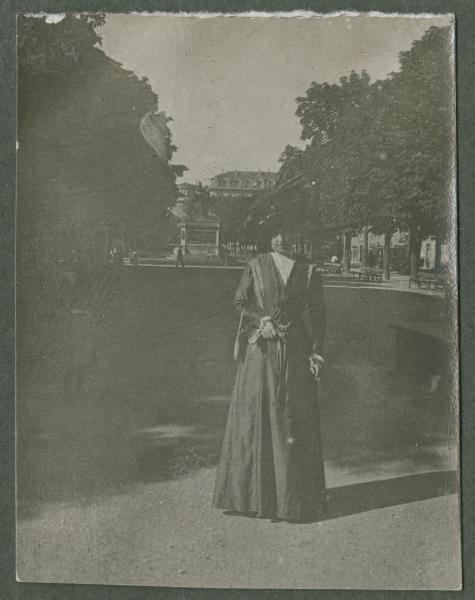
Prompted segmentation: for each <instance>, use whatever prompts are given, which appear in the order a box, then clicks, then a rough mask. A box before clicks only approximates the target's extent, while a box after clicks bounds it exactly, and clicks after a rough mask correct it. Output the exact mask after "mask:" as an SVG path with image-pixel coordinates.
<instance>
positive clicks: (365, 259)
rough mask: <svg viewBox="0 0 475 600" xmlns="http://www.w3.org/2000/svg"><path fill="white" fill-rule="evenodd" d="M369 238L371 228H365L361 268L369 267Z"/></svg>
mask: <svg viewBox="0 0 475 600" xmlns="http://www.w3.org/2000/svg"><path fill="white" fill-rule="evenodd" d="M368 238H369V227H363V252H362V254H361V266H362V267H367V266H368Z"/></svg>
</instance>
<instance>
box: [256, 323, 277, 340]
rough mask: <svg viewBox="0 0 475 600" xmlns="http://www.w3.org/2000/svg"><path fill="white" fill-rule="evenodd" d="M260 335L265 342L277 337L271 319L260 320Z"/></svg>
mask: <svg viewBox="0 0 475 600" xmlns="http://www.w3.org/2000/svg"><path fill="white" fill-rule="evenodd" d="M260 330H261V335H262V337H263V338H264V339H265V340H271V339H273V338H275V337H276V336H277V329H276V328H275V325H274V323H272V321H271V319H267V318H265V317H264V319H261V325H260Z"/></svg>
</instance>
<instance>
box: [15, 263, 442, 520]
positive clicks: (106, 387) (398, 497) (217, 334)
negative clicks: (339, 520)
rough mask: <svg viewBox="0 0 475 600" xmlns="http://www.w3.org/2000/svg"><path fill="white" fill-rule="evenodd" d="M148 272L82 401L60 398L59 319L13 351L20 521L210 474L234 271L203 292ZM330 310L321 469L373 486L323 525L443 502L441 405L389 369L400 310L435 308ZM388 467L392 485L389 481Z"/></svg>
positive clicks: (366, 302)
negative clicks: (392, 329) (60, 506)
mask: <svg viewBox="0 0 475 600" xmlns="http://www.w3.org/2000/svg"><path fill="white" fill-rule="evenodd" d="M144 271H145V270H143V271H141V273H137V272H136V273H134V274H133V276H132V277H133V278H132V279H131V280H130V281H126V284H125V285H123V286H122V296H121V305H120V306H119V307H117V306H116V307H115V308H114V311H111V312H110V314H106V315H105V318H104V319H103V321H102V322H101V323H100V325H99V326H98V330H97V332H96V338H97V339H96V350H97V360H96V362H95V366H94V368H93V369H91V371H90V372H89V373H88V377H87V388H88V390H87V393H84V394H81V395H77V396H75V397H72V398H66V397H65V394H64V389H63V382H62V377H63V370H64V369H63V362H64V361H63V359H62V356H61V345H60V341H59V340H61V339H62V331H61V322H60V320H56V322H55V328H53V329H52V328H51V326H50V324H46V327H45V328H44V330H43V331H42V332H41V331H40V332H39V333H36V334H35V335H36V337H35V338H34V339H35V340H36V341H35V344H36V346H35V351H34V352H33V353H30V354H29V353H28V345H27V344H26V342H24V346H21V344H20V354H22V358H21V360H20V362H19V365H20V368H19V386H18V403H17V425H18V436H19V437H18V450H17V464H18V479H17V481H18V494H17V496H18V516H19V518H20V519H27V518H33V517H34V516H36V515H37V514H38V512H40V511H41V510H43V509H45V508H46V507H47V506H48V505H50V504H52V503H68V504H72V505H74V504H80V505H84V504H88V503H94V502H96V501H97V500H98V499H100V498H101V497H102V496H105V495H113V494H121V493H124V492H127V491H128V490H130V489H131V487H133V486H136V485H141V484H144V483H145V484H147V483H153V482H157V481H161V480H165V479H174V478H178V477H183V476H186V475H187V474H190V473H191V472H193V471H195V470H196V469H200V468H202V467H209V466H213V465H215V464H216V462H217V459H218V455H219V451H220V446H221V440H222V436H223V433H224V425H225V420H226V415H227V406H228V402H229V399H230V395H231V390H232V383H233V378H234V371H235V365H234V364H233V362H232V359H231V356H232V342H233V337H234V333H235V327H236V325H237V324H236V318H235V316H234V315H233V313H232V310H231V308H230V302H229V299H230V298H232V293H233V289H234V286H235V284H236V279H237V277H238V276H239V274H236V273H235V272H231V273H229V272H226V271H221V270H217V271H215V272H213V273H212V274H211V275H210V277H212V278H214V279H213V281H209V282H206V280H205V279H203V278H204V277H206V276H207V275H206V274H207V271H204V272H200V270H190V271H188V272H186V273H182V272H179V273H177V272H175V271H174V270H170V269H164V270H161V269H154V270H153V274H152V273H151V272H150V270H148V271H146V272H144ZM203 273H204V274H203ZM223 278H224V279H223ZM215 280H216V281H215ZM436 302H439V304H435V303H436ZM327 304H328V315H329V342H328V368H327V371H326V373H325V376H324V378H323V382H322V386H321V387H322V389H321V409H322V410H321V412H322V434H323V442H324V451H325V459H326V464H327V469H328V470H329V471H330V472H333V471H335V472H339V471H344V472H345V473H350V474H351V475H352V476H355V477H359V476H362V477H363V478H364V476H365V475H366V476H371V477H372V478H373V479H379V480H380V481H371V482H370V483H357V484H354V485H349V486H338V487H333V488H332V489H331V498H332V501H331V513H330V514H331V518H336V517H338V516H343V515H345V514H352V513H356V512H362V511H364V510H372V509H374V508H379V507H382V506H390V505H392V504H400V503H404V502H412V501H415V500H418V499H419V500H420V499H425V498H427V497H434V496H436V495H443V494H444V493H447V490H448V489H449V488H450V485H452V483H450V485H449V484H448V483H447V481H449V480H450V482H452V480H453V474H450V476H447V474H446V472H444V471H443V469H444V468H446V462H447V443H448V439H447V431H448V423H449V421H450V418H451V409H450V403H449V399H448V398H447V396H446V395H444V394H440V393H439V394H437V393H436V394H434V393H429V392H427V391H425V390H424V389H423V388H422V387H421V385H420V384H419V383H416V382H414V381H413V380H411V379H404V377H401V376H400V375H399V374H395V373H394V372H393V370H392V354H391V353H392V341H391V339H390V336H389V335H388V328H387V322H388V320H389V319H392V318H394V316H395V315H399V314H411V315H412V316H411V318H415V317H418V318H423V317H424V315H425V316H426V317H427V318H429V317H430V318H433V317H434V314H435V312H436V311H434V307H437V310H438V311H439V312H440V310H441V309H440V301H439V299H433V298H426V297H423V298H421V297H418V296H416V295H409V294H398V292H388V291H385V292H378V291H373V290H358V289H344V288H339V289H331V290H328V291H327ZM429 305H430V306H429ZM428 308H429V309H430V310H428ZM368 314H371V315H372V318H371V319H370V320H368V318H369V317H368ZM33 355H34V356H35V357H37V358H36V360H35V361H32V360H30V359H29V358H28V357H29V356H33ZM43 356H44V360H43V359H42V358H41V357H43ZM38 357H40V358H38ZM388 465H391V469H390V472H391V474H395V475H400V476H397V477H395V478H393V479H386V480H385V476H386V478H387V477H388V469H387V466H388ZM415 471H419V472H420V471H433V472H432V473H424V474H422V475H421V474H417V473H415ZM407 473H412V474H411V475H409V476H408V477H405V476H404V475H407ZM385 474H386V475H385ZM447 477H448V479H447ZM353 478H354V477H353ZM444 478H446V479H447V481H443V480H444ZM448 486H449V487H448ZM450 489H452V488H450Z"/></svg>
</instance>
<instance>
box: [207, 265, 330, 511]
mask: <svg viewBox="0 0 475 600" xmlns="http://www.w3.org/2000/svg"><path fill="white" fill-rule="evenodd" d="M234 304H235V307H236V309H237V311H238V312H239V314H241V312H242V311H244V321H245V323H246V327H247V332H248V334H249V337H251V338H252V334H253V333H254V332H255V330H256V329H257V327H258V325H259V321H260V319H261V317H264V316H271V317H272V318H273V320H274V322H276V323H278V324H280V325H284V326H286V325H287V326H288V328H287V334H286V336H285V338H284V339H282V338H279V339H278V340H272V341H268V340H264V339H263V338H259V341H258V342H257V343H246V345H245V348H244V352H243V357H242V359H241V361H240V363H239V365H238V371H237V375H236V382H235V385H234V391H233V396H232V400H231V405H230V408H229V416H228V421H227V426H226V432H225V435H224V441H223V447H222V451H221V457H220V461H219V465H218V473H217V479H216V486H215V491H214V497H213V504H214V506H216V507H218V508H222V509H227V510H231V511H236V512H241V513H255V514H257V515H258V516H262V517H277V518H281V519H286V520H295V521H306V520H311V519H313V518H318V515H319V512H320V509H321V507H322V504H323V501H324V494H325V475H324V468H323V457H322V447H321V435H320V419H319V409H318V399H317V384H316V382H315V380H314V378H313V376H312V374H311V373H310V370H309V363H308V357H309V355H310V353H311V352H312V350H313V351H315V352H317V353H318V354H321V353H322V349H323V338H324V334H325V304H324V299H323V288H322V285H321V279H320V276H319V274H318V273H317V272H316V271H315V270H314V269H313V267H312V266H311V265H309V264H308V263H307V262H306V261H304V260H300V259H298V260H297V261H296V262H295V264H294V266H293V268H292V271H291V273H290V276H289V278H288V281H287V283H286V284H284V282H283V280H282V277H281V275H280V273H279V271H278V269H277V267H276V266H275V263H274V260H273V258H272V256H271V254H262V255H259V256H257V257H256V258H254V259H252V260H251V261H250V263H249V265H248V267H247V268H246V270H245V272H244V274H243V276H242V279H241V282H240V284H239V287H238V289H237V292H236V295H235V299H234ZM246 342H247V340H246Z"/></svg>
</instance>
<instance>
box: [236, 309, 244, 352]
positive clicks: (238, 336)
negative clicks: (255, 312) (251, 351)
mask: <svg viewBox="0 0 475 600" xmlns="http://www.w3.org/2000/svg"><path fill="white" fill-rule="evenodd" d="M243 317H244V310H242V311H241V317H240V319H239V327H238V330H237V333H236V339H235V341H234V360H239V358H240V356H241V352H242V348H243V343H242V341H243V337H244V336H245V332H244V330H243V328H242V320H243Z"/></svg>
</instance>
